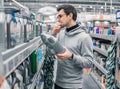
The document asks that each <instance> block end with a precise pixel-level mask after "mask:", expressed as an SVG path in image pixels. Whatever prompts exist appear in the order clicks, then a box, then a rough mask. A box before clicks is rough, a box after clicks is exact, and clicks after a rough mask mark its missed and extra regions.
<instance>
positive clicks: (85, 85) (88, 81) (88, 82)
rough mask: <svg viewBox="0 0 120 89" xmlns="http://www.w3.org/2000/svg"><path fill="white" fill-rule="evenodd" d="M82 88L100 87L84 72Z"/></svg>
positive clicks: (96, 88) (94, 88)
mask: <svg viewBox="0 0 120 89" xmlns="http://www.w3.org/2000/svg"><path fill="white" fill-rule="evenodd" d="M83 89H100V88H99V87H98V85H97V84H96V83H95V82H94V80H93V79H92V78H91V77H90V76H89V74H85V77H84V83H83Z"/></svg>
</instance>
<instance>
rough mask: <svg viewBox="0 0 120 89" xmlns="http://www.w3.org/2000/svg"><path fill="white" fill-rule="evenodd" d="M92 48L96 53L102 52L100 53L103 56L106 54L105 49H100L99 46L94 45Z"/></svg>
mask: <svg viewBox="0 0 120 89" xmlns="http://www.w3.org/2000/svg"><path fill="white" fill-rule="evenodd" d="M93 49H94V50H95V51H97V52H98V53H100V54H102V55H103V56H105V57H107V56H108V53H107V51H105V50H102V49H100V48H98V47H96V46H94V47H93Z"/></svg>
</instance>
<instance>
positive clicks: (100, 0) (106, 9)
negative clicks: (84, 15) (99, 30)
mask: <svg viewBox="0 0 120 89" xmlns="http://www.w3.org/2000/svg"><path fill="white" fill-rule="evenodd" d="M16 1H17V2H19V3H21V4H22V5H24V6H27V7H28V8H30V9H31V10H32V11H34V12H35V13H36V12H37V11H38V10H39V9H40V8H42V7H44V6H53V7H57V6H58V5H61V4H72V5H74V6H75V7H76V8H77V11H78V12H95V13H98V12H99V13H100V12H101V13H107V14H111V13H115V12H116V10H118V9H120V0H16ZM4 2H5V6H8V5H10V4H9V3H12V1H11V0H4Z"/></svg>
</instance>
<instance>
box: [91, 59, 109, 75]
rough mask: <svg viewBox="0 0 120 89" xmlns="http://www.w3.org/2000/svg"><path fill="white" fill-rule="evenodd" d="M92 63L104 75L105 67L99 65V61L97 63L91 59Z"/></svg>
mask: <svg viewBox="0 0 120 89" xmlns="http://www.w3.org/2000/svg"><path fill="white" fill-rule="evenodd" d="M93 64H94V65H95V66H96V67H97V68H98V69H99V70H100V71H101V72H102V73H104V74H105V75H106V74H107V71H106V69H104V68H103V67H102V66H100V64H99V63H97V62H96V61H93Z"/></svg>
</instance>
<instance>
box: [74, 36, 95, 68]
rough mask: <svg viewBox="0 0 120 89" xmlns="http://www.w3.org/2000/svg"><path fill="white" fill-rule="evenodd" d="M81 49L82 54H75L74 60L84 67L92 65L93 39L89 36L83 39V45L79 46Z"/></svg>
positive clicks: (77, 64) (76, 63)
mask: <svg viewBox="0 0 120 89" xmlns="http://www.w3.org/2000/svg"><path fill="white" fill-rule="evenodd" d="M79 49H80V51H81V53H80V54H81V55H75V54H74V56H73V59H72V61H73V62H74V63H75V65H76V66H79V67H82V68H89V67H92V60H93V45H92V39H91V38H90V37H89V36H87V37H85V38H84V39H83V40H82V43H81V47H80V48H79Z"/></svg>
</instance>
